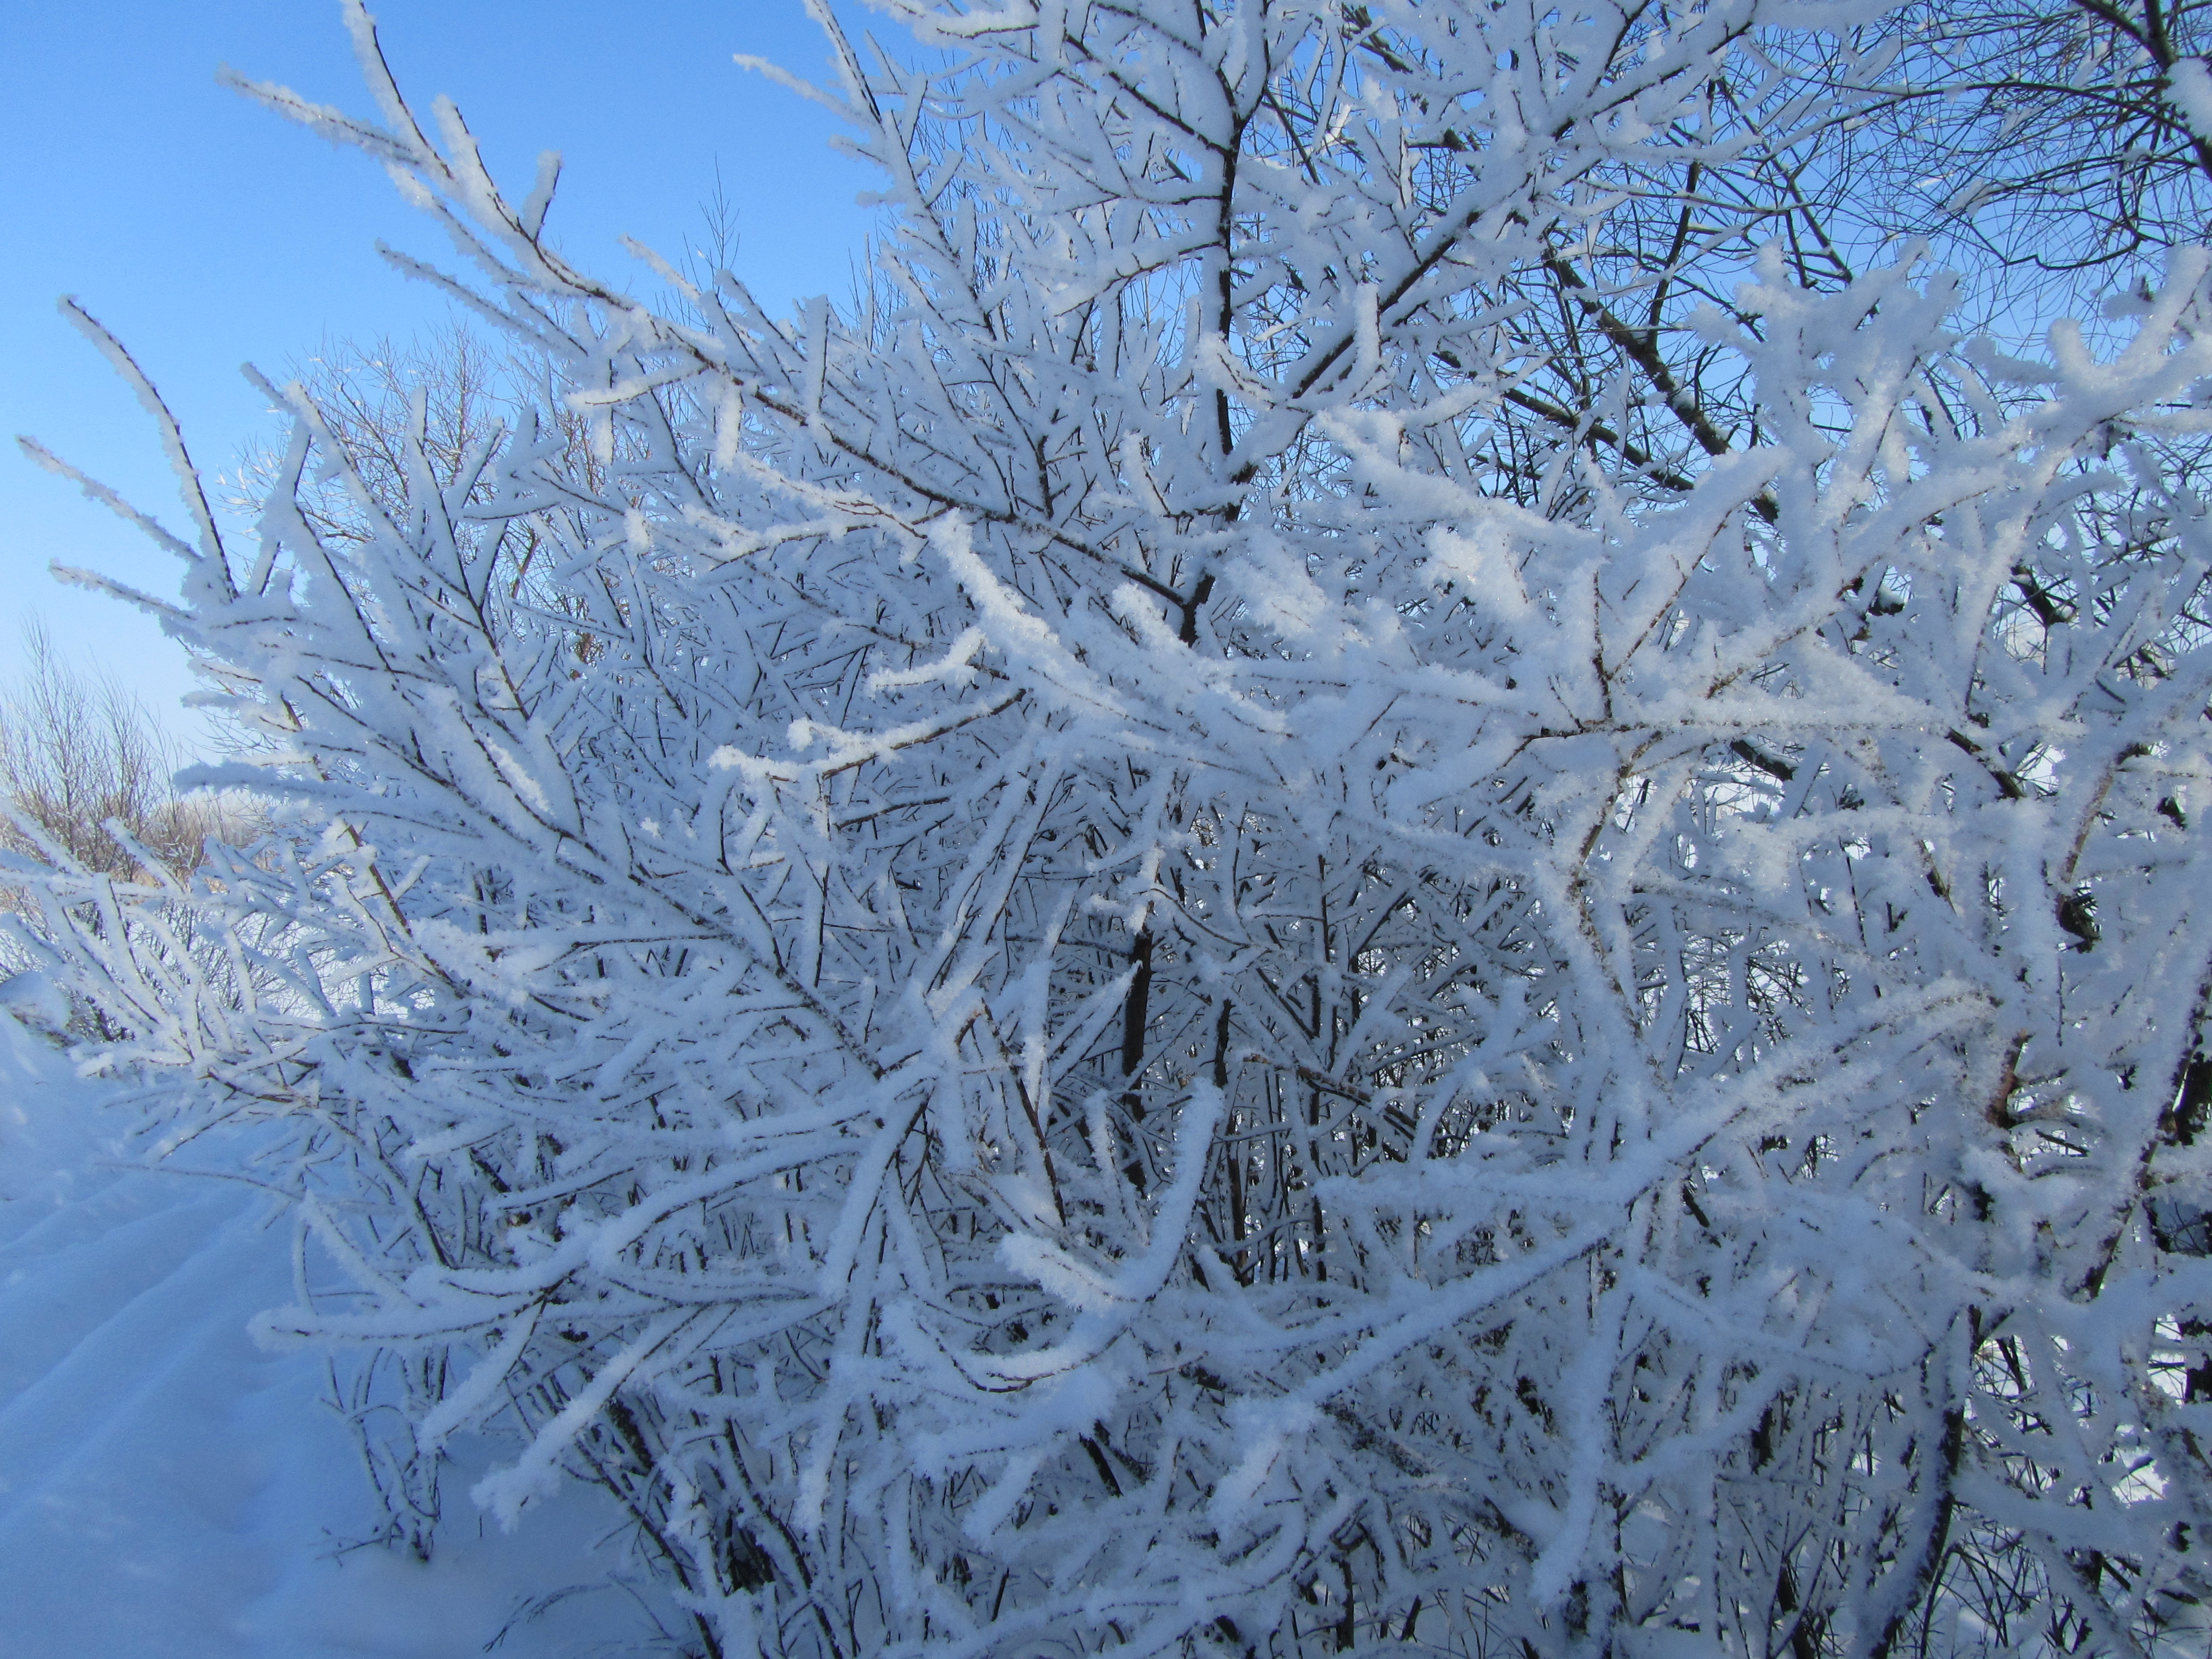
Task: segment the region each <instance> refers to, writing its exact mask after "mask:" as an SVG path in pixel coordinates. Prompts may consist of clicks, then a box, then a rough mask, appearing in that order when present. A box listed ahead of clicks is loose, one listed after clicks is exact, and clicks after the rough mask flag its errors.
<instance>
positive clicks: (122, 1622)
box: [0, 1018, 657, 1659]
mask: <svg viewBox="0 0 2212 1659" xmlns="http://www.w3.org/2000/svg"><path fill="white" fill-rule="evenodd" d="M114 1092H115V1091H114V1089H113V1087H112V1085H107V1084H105V1083H102V1082H99V1081H96V1080H88V1079H81V1078H79V1077H77V1076H76V1074H75V1073H74V1071H73V1070H72V1068H71V1066H70V1062H69V1060H68V1058H67V1057H66V1056H65V1055H64V1054H62V1053H60V1052H59V1051H58V1050H57V1049H56V1048H53V1047H52V1045H51V1044H49V1043H47V1042H45V1041H43V1040H41V1039H40V1037H38V1036H33V1035H32V1034H30V1033H28V1032H27V1031H26V1030H24V1029H23V1028H22V1026H21V1024H18V1023H17V1022H16V1021H15V1019H12V1018H0V1608H5V1609H6V1613H5V1626H6V1635H5V1638H4V1639H0V1649H4V1650H5V1651H6V1652H7V1653H8V1654H9V1656H11V1659H326V1656H327V1659H338V1656H347V1659H418V1656H419V1659H432V1656H436V1659H447V1656H453V1655H462V1654H471V1653H475V1652H477V1651H479V1650H483V1649H484V1648H486V1646H487V1645H488V1644H495V1645H492V1648H491V1650H493V1651H495V1652H498V1653H501V1654H505V1655H514V1656H523V1659H556V1656H557V1659H570V1656H582V1655H590V1654H600V1653H606V1652H611V1651H623V1652H630V1653H635V1652H639V1651H652V1650H653V1646H652V1644H653V1639H654V1638H655V1636H656V1635H657V1632H656V1630H655V1626H654V1623H653V1619H652V1618H651V1616H650V1615H649V1614H648V1613H647V1611H646V1609H645V1608H644V1607H642V1606H641V1604H640V1603H639V1602H638V1601H636V1600H635V1598H634V1597H633V1596H632V1595H630V1594H629V1592H628V1591H626V1590H625V1589H623V1588H622V1587H621V1586H619V1585H617V1584H615V1583H611V1582H610V1580H609V1576H608V1567H609V1566H610V1565H611V1562H612V1561H613V1560H614V1559H616V1558H615V1557H614V1556H613V1555H612V1554H611V1553H606V1552H605V1550H603V1548H602V1541H603V1540H605V1538H606V1537H607V1536H608V1534H610V1533H611V1532H613V1531H614V1529H615V1528H617V1526H618V1525H619V1516H617V1513H616V1511H615V1510H614V1508H613V1506H612V1505H611V1504H610V1503H608V1502H607V1501H606V1500H605V1499H604V1498H601V1497H599V1495H598V1494H597V1493H594V1492H587V1491H584V1490H582V1489H580V1488H577V1487H574V1486H570V1487H569V1488H568V1490H567V1491H566V1492H564V1493H563V1494H562V1497H561V1498H559V1499H558V1500H557V1501H556V1502H553V1503H550V1504H544V1505H540V1506H533V1508H532V1513H531V1516H530V1519H529V1522H528V1524H527V1525H526V1526H525V1527H523V1528H520V1530H518V1531H517V1532H516V1533H514V1534H512V1535H508V1534H501V1532H500V1531H499V1529H498V1528H496V1527H495V1526H493V1525H491V1524H490V1523H489V1522H483V1524H481V1525H479V1524H478V1523H477V1518H476V1517H475V1516H472V1515H468V1514H462V1515H458V1516H453V1518H452V1519H451V1520H450V1521H449V1522H448V1525H447V1528H446V1530H445V1532H444V1534H442V1535H441V1548H440V1550H439V1553H437V1555H436V1556H435V1559H433V1560H432V1561H431V1562H430V1563H429V1564H428V1565H423V1564H422V1563H420V1562H417V1561H416V1560H415V1559H413V1558H412V1557H411V1556H410V1555H408V1554H407V1553H404V1552H400V1551H394V1550H391V1549H387V1548H385V1547H382V1546H380V1545H377V1544H374V1543H370V1544H367V1545H365V1546H364V1545H360V1544H359V1542H358V1541H360V1540H362V1538H364V1537H366V1536H368V1535H369V1534H371V1533H372V1532H373V1531H374V1528H376V1526H377V1525H378V1524H379V1522H380V1510H378V1507H377V1505H376V1504H375V1502H374V1498H373V1496H372V1494H371V1493H370V1492H369V1491H368V1486H367V1482H366V1481H365V1480H363V1478H362V1469H361V1464H360V1460H359V1457H358V1455H357V1453H356V1448H355V1444H354V1442H353V1439H352V1437H351V1434H350V1432H349V1430H348V1428H347V1426H346V1425H345V1423H344V1421H343V1419H341V1418H340V1417H339V1416H338V1415H337V1413H336V1412H335V1411H333V1410H332V1409H331V1407H329V1406H328V1405H327V1404H326V1403H325V1399H324V1395H325V1391H326V1389H327V1368H326V1362H325V1359H324V1358H323V1357H322V1356H321V1355H319V1354H317V1353H314V1352H307V1351H300V1350H295V1351H292V1352H269V1351H267V1350H265V1349H264V1348H262V1347H260V1346H257V1345H256V1344H255V1342H254V1341H253V1340H252V1338H251V1337H250V1336H249V1335H248V1334H247V1325H248V1322H249V1321H250V1320H251V1319H252V1316H254V1315H255V1314H257V1313H258V1312H260V1311H261V1310H264V1309H265V1308H268V1307H270V1306H271V1305H272V1304H276V1303H279V1302H282V1301H283V1300H285V1299H286V1297H288V1296H289V1293H290V1290H291V1282H292V1281H291V1252H292V1238H293V1233H292V1227H291V1224H290V1221H289V1218H288V1217H287V1216H286V1215H285V1214H283V1212H280V1211H278V1210H277V1209H276V1206H273V1205H272V1204H271V1202H270V1200H269V1198H268V1197H267V1196H266V1195H265V1194H263V1193H261V1192H259V1191H257V1190H256V1189H255V1188H252V1186H250V1185H247V1184H245V1183H244V1182H237V1181H228V1180H223V1179H220V1178H211V1177H210V1176H191V1175H184V1174H174V1173H169V1172H167V1171H161V1170H149V1169H146V1168H144V1167H142V1166H139V1165H137V1164H134V1163H133V1162H132V1161H131V1159H130V1158H129V1155H128V1149H127V1147H126V1146H125V1141H124V1139H123V1138H122V1135H121V1133H120V1132H121V1130H122V1128H123V1127H124V1123H123V1114H122V1111H121V1109H119V1108H118V1107H117V1106H115V1105H114V1104H113V1103H112V1097H113V1095H114ZM456 1449H457V1451H458V1452H459V1454H460V1457H461V1460H462V1461H463V1462H464V1464H465V1465H466V1464H467V1463H468V1462H471V1461H475V1462H481V1461H482V1460H481V1459H480V1458H479V1459H476V1460H471V1459H470V1457H469V1451H470V1448H469V1447H468V1446H467V1445H466V1444H465V1443H464V1444H463V1445H460V1446H459V1447H457V1448H456ZM349 1546H355V1547H349ZM564 1592H573V1593H568V1594H564ZM549 1602H550V1605H549ZM533 1613H535V1615H536V1616H534V1617H533V1616H532V1614H533ZM502 1631H504V1632H506V1633H505V1636H504V1638H503V1639H502V1638H501V1632H502Z"/></svg>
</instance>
